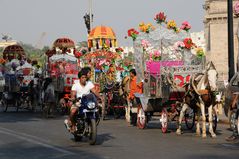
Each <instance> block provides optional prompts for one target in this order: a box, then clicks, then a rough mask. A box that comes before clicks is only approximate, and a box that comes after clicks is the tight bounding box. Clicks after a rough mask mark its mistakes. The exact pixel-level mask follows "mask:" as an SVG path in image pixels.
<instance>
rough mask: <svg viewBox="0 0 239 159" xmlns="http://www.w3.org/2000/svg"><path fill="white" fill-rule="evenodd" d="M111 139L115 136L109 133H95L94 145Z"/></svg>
mask: <svg viewBox="0 0 239 159" xmlns="http://www.w3.org/2000/svg"><path fill="white" fill-rule="evenodd" d="M112 139H115V137H113V136H111V135H110V134H109V133H106V134H99V135H97V142H96V145H102V144H103V143H104V142H106V141H108V140H112Z"/></svg>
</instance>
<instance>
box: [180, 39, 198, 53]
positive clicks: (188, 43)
mask: <svg viewBox="0 0 239 159" xmlns="http://www.w3.org/2000/svg"><path fill="white" fill-rule="evenodd" d="M183 43H184V45H185V48H186V49H189V50H190V49H191V48H192V47H193V46H195V44H194V43H193V41H192V39H191V38H185V39H184V40H183Z"/></svg>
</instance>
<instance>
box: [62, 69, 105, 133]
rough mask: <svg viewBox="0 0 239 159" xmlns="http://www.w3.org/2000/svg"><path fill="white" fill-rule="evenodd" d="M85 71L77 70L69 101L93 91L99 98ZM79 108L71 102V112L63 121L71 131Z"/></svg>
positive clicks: (73, 128) (73, 129)
mask: <svg viewBox="0 0 239 159" xmlns="http://www.w3.org/2000/svg"><path fill="white" fill-rule="evenodd" d="M87 73H88V71H85V70H82V71H80V72H79V74H78V77H79V80H76V81H75V83H74V84H73V86H72V88H71V99H70V101H74V100H75V99H78V98H81V97H82V96H83V95H86V94H89V93H90V92H92V93H94V94H95V95H96V96H97V97H98V98H100V99H101V97H100V95H99V93H98V92H96V89H95V86H94V84H93V83H92V82H91V81H87ZM78 110H79V105H78V104H72V106H71V112H70V116H69V120H68V121H67V120H66V121H65V124H66V127H67V128H68V129H69V128H70V127H71V131H72V132H74V131H75V124H76V122H75V121H74V117H75V115H76V114H77V112H78Z"/></svg>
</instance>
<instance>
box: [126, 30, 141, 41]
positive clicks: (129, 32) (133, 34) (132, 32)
mask: <svg viewBox="0 0 239 159" xmlns="http://www.w3.org/2000/svg"><path fill="white" fill-rule="evenodd" d="M138 34H139V32H137V31H136V30H135V29H133V28H131V29H129V30H128V36H129V37H131V38H132V39H133V41H135V40H136V38H137V35H138Z"/></svg>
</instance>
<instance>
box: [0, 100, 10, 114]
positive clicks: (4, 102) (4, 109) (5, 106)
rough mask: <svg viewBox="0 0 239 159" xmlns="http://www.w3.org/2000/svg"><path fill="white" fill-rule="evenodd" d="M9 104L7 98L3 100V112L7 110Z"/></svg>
mask: <svg viewBox="0 0 239 159" xmlns="http://www.w3.org/2000/svg"><path fill="white" fill-rule="evenodd" d="M7 108H8V104H7V102H6V101H5V100H2V102H1V112H7Z"/></svg>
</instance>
